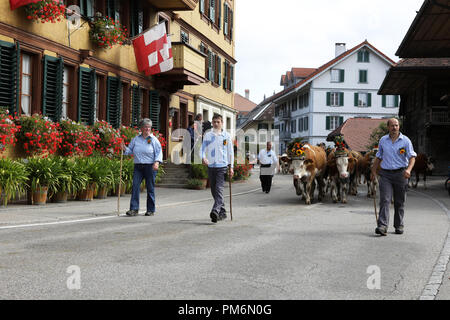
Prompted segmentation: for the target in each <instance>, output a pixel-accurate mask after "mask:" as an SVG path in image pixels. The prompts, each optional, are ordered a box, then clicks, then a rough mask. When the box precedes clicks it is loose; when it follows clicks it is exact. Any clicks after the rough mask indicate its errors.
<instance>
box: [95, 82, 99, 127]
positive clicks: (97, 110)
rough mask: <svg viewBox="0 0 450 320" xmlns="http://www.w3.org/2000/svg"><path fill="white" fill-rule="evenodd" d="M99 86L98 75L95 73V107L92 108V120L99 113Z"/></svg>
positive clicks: (96, 118) (96, 117)
mask: <svg viewBox="0 0 450 320" xmlns="http://www.w3.org/2000/svg"><path fill="white" fill-rule="evenodd" d="M99 88H100V77H99V76H98V75H97V74H96V75H95V89H94V91H95V109H94V120H95V121H97V120H98V115H99V112H100V111H99V108H100V94H99V90H100V89H99Z"/></svg>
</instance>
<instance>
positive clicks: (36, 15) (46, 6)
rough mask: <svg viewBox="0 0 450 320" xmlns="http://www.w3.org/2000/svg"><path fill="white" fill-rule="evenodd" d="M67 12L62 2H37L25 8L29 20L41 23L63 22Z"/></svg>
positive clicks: (50, 0)
mask: <svg viewBox="0 0 450 320" xmlns="http://www.w3.org/2000/svg"><path fill="white" fill-rule="evenodd" d="M65 11H66V6H65V5H64V4H63V3H62V2H59V1H54V0H41V1H36V2H33V3H30V4H28V5H26V6H25V14H26V16H27V19H28V20H36V22H39V21H40V22H41V23H45V22H49V21H50V22H51V23H55V22H57V21H61V17H62V16H64V14H65V13H66V12H65Z"/></svg>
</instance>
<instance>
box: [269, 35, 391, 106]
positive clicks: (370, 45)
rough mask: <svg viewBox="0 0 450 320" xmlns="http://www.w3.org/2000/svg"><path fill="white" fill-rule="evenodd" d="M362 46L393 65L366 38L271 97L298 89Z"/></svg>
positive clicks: (277, 97)
mask: <svg viewBox="0 0 450 320" xmlns="http://www.w3.org/2000/svg"><path fill="white" fill-rule="evenodd" d="M362 47H368V48H370V49H371V50H373V51H374V52H375V53H377V54H378V55H379V56H381V57H382V58H384V59H385V60H386V61H387V62H388V63H390V64H391V65H394V64H395V62H394V61H393V60H392V59H390V58H389V57H388V56H386V55H385V54H384V53H382V52H381V51H380V50H378V49H377V48H375V47H374V46H373V45H372V44H370V43H369V42H368V41H367V40H365V41H364V42H361V43H360V44H358V45H357V46H355V47H353V48H351V49H350V50H347V51H345V52H344V53H342V54H340V55H339V56H337V57H335V58H334V59H332V60H330V61H328V62H327V63H325V64H324V65H322V66H321V67H319V68H317V69H315V71H314V72H313V73H311V74H310V75H309V76H308V77H307V78H305V79H303V80H302V81H300V82H298V83H297V84H295V85H292V86H290V87H288V88H286V89H284V90H282V91H280V92H279V93H277V94H275V95H274V96H272V97H275V96H276V97H275V98H274V99H273V100H275V99H279V98H281V97H283V96H284V95H286V94H288V93H290V92H291V91H294V90H295V89H298V88H300V87H303V86H304V85H306V84H307V83H309V82H311V81H312V80H314V79H315V77H316V76H319V75H320V74H321V73H322V72H324V71H326V70H328V69H329V68H331V67H332V66H334V65H335V64H336V63H338V62H340V61H341V60H343V59H344V58H346V57H348V56H349V55H351V54H352V53H354V52H356V51H358V50H359V49H361V48H362Z"/></svg>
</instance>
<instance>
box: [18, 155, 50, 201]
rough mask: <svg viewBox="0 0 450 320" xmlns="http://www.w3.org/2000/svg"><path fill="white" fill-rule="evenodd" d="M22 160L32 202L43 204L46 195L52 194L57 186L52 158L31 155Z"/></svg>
mask: <svg viewBox="0 0 450 320" xmlns="http://www.w3.org/2000/svg"><path fill="white" fill-rule="evenodd" d="M23 161H24V162H25V167H26V170H27V173H28V179H29V182H28V183H29V185H30V186H31V192H32V199H33V204H45V203H46V202H47V195H50V196H51V195H53V194H54V193H55V192H56V191H57V188H58V187H57V184H56V179H55V178H56V176H55V174H54V171H53V165H54V162H53V160H52V159H51V158H48V157H47V158H40V157H31V158H28V159H25V160H23Z"/></svg>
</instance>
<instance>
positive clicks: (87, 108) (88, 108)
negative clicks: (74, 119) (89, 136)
mask: <svg viewBox="0 0 450 320" xmlns="http://www.w3.org/2000/svg"><path fill="white" fill-rule="evenodd" d="M78 76H79V79H78V81H79V82H78V83H79V86H78V88H79V90H78V122H80V123H83V124H88V125H93V124H94V119H95V112H94V110H95V70H94V69H88V68H84V67H80V69H79V74H78Z"/></svg>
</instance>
